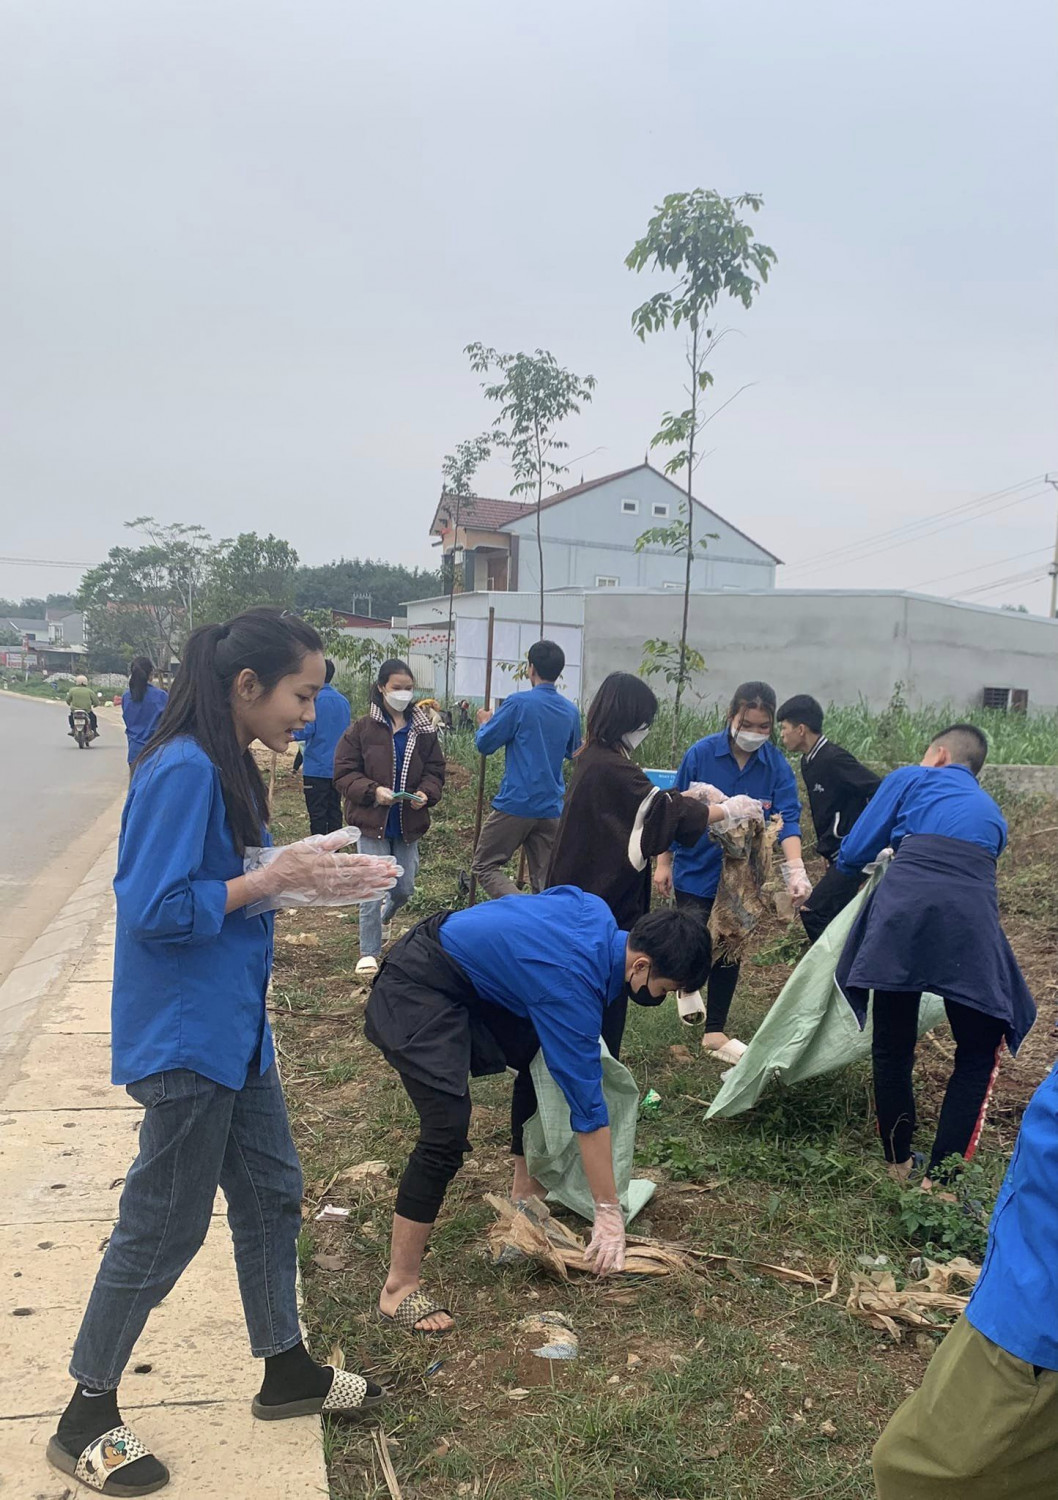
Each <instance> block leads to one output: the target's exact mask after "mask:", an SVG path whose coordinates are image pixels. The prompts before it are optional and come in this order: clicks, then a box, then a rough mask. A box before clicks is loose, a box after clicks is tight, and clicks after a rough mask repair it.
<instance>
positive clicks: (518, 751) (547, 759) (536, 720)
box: [474, 682, 580, 818]
mask: <svg viewBox="0 0 1058 1500" xmlns="http://www.w3.org/2000/svg"><path fill="white" fill-rule="evenodd" d="M474 743H475V745H476V746H477V748H478V749H479V750H480V752H481V754H482V755H491V754H492V753H493V751H494V750H499V749H500V748H501V746H502V747H504V748H505V749H506V751H507V764H506V766H505V768H504V772H503V782H502V784H501V786H500V790H499V795H498V796H497V797H496V799H495V801H494V802H493V804H492V805H493V807H494V808H495V809H496V811H497V812H505V813H511V814H513V816H514V817H516V818H558V817H561V815H562V799H563V798H564V797H565V795H566V785H565V782H564V781H563V779H562V762H563V761H564V760H572V758H573V756H574V755H575V754H576V752H577V750H578V749H579V748H580V713H579V711H578V709H577V706H576V704H574V703H571V702H570V701H569V699H568V698H563V697H562V695H561V693H560V692H559V691H558V689H557V688H556V687H555V684H554V683H553V682H538V683H537V685H536V687H534V688H533V689H532V690H531V691H530V692H528V693H512V694H511V696H510V697H509V698H507V699H505V701H504V702H503V703H501V704H500V706H499V708H498V709H497V710H496V712H495V713H494V714H493V716H492V718H491V719H490V720H489V722H488V723H487V724H482V726H481V728H480V729H479V730H478V732H477V735H476V736H475V738H474Z"/></svg>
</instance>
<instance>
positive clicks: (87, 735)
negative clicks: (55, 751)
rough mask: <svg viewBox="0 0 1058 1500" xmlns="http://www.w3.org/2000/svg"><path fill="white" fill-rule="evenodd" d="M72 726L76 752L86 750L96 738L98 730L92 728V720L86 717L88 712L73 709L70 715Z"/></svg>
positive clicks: (81, 709)
mask: <svg viewBox="0 0 1058 1500" xmlns="http://www.w3.org/2000/svg"><path fill="white" fill-rule="evenodd" d="M70 719H71V721H72V724H73V737H74V740H75V741H76V742H77V748H78V750H88V749H90V748H91V745H92V741H93V740H94V739H96V738H98V730H95V729H93V728H92V720H91V719H90V718H89V716H88V710H87V709H84V708H75V709H74V710H73V712H72V713H71V714H70Z"/></svg>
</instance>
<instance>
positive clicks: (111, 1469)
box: [48, 1423, 169, 1496]
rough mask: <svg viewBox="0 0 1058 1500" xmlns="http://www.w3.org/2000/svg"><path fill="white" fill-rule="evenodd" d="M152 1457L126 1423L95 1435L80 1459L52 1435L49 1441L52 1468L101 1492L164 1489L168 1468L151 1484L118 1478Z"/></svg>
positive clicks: (124, 1493)
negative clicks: (127, 1470)
mask: <svg viewBox="0 0 1058 1500" xmlns="http://www.w3.org/2000/svg"><path fill="white" fill-rule="evenodd" d="M153 1456H154V1455H153V1454H152V1453H151V1450H150V1449H149V1448H147V1447H145V1446H144V1444H143V1443H141V1442H140V1440H139V1438H138V1437H137V1436H136V1434H135V1433H134V1432H133V1430H132V1428H131V1427H126V1426H125V1425H124V1423H122V1425H121V1426H120V1427H111V1429H110V1431H109V1432H104V1433H103V1434H102V1435H101V1436H100V1437H97V1438H94V1439H93V1440H92V1442H90V1443H89V1444H88V1447H87V1448H86V1449H85V1450H84V1452H83V1453H82V1454H81V1456H80V1458H74V1456H73V1454H72V1453H67V1451H66V1449H65V1448H64V1447H63V1446H62V1444H61V1443H60V1442H59V1440H58V1438H55V1437H53V1438H52V1439H51V1441H50V1442H49V1443H48V1462H49V1463H50V1464H51V1465H52V1467H53V1468H56V1469H58V1470H60V1472H61V1473H63V1474H68V1475H69V1476H70V1478H71V1479H76V1480H78V1481H79V1482H80V1483H81V1484H83V1485H84V1486H85V1488H86V1489H89V1490H95V1492H96V1494H98V1495H108V1496H109V1495H120V1496H128V1495H153V1494H154V1492H155V1490H160V1489H163V1488H164V1487H165V1485H167V1484H168V1483H169V1471H168V1469H166V1470H165V1471H164V1475H163V1477H162V1478H161V1479H155V1480H152V1481H151V1483H150V1484H122V1482H121V1480H120V1479H119V1478H118V1477H117V1476H118V1475H120V1473H121V1471H122V1469H124V1468H127V1467H128V1465H129V1464H134V1463H135V1462H136V1460H137V1459H140V1458H152V1457H153Z"/></svg>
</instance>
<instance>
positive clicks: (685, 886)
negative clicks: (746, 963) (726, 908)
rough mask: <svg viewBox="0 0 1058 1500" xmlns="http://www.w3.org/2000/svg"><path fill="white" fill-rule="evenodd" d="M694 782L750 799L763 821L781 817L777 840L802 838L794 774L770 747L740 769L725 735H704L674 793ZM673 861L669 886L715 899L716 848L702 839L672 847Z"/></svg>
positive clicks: (720, 854) (717, 879)
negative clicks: (760, 810) (759, 808)
mask: <svg viewBox="0 0 1058 1500" xmlns="http://www.w3.org/2000/svg"><path fill="white" fill-rule="evenodd" d="M692 781H705V782H708V784H709V785H710V786H715V787H716V788H717V790H718V791H721V792H723V793H725V795H726V796H728V797H736V796H744V797H753V798H755V799H756V801H758V802H761V803H763V805H764V815H765V817H770V816H771V814H772V813H782V833H781V834H780V835H779V837H780V839H789V838H800V836H801V803H800V800H799V799H798V796H797V782H796V781H795V780H794V773H793V769H792V767H791V766H790V763H789V761H788V760H787V759H786V757H785V756H784V755H783V753H782V751H781V750H777V749H776V747H775V746H774V745H773V744H771V743H770V742H769V741H766V742H765V743H764V744H763V745H761V746H760V748H759V749H757V750H754V752H753V754H752V755H751V756H750V758H749V760H748V761H747V762H746V764H745V766H744V767H740V766H739V763H738V761H737V760H736V759H735V757H734V755H733V754H732V753H731V739H730V736H729V734H728V732H727V730H726V729H721V730H720V732H719V733H718V734H707V735H706V737H705V739H704V740H699V741H698V743H697V744H695V745H692V746H691V748H690V749H689V750H688V751H687V754H686V755H685V756H684V757H683V759H682V760H681V761H680V769H679V770H678V771H677V773H676V788H677V790H678V791H681V792H685V791H686V790H687V788H688V787H689V786H690V784H691V782H692ZM672 852H673V854H674V856H675V859H674V861H673V867H672V883H673V885H674V886H675V888H676V890H678V891H686V892H687V893H688V894H689V895H692V896H703V897H710V896H715V895H716V888H717V886H718V885H719V884H720V871H721V868H722V866H723V862H724V856H723V852H722V851H721V849H720V845H719V844H714V843H713V841H712V839H711V838H710V837H709V835H708V834H707V833H704V834H703V835H702V837H701V838H700V839H699V840H698V842H697V843H696V844H692V845H691V847H690V848H689V849H685V848H684V847H683V845H682V844H673V846H672Z"/></svg>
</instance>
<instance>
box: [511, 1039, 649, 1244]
mask: <svg viewBox="0 0 1058 1500" xmlns="http://www.w3.org/2000/svg"><path fill="white" fill-rule="evenodd" d="M599 1046H600V1047H601V1048H602V1091H603V1097H604V1098H605V1100H606V1108H607V1109H608V1110H609V1112H610V1135H611V1138H612V1141H613V1170H614V1181H615V1182H616V1184H617V1196H618V1198H619V1199H620V1203H621V1207H622V1208H623V1209H624V1213H625V1222H626V1223H628V1222H630V1221H631V1220H632V1219H634V1218H635V1216H636V1214H638V1213H639V1212H640V1210H641V1209H642V1208H643V1207H644V1205H645V1204H647V1203H649V1202H650V1200H651V1198H652V1197H653V1196H654V1194H655V1192H656V1191H657V1184H656V1183H653V1182H648V1181H647V1180H646V1178H637V1179H636V1180H634V1181H633V1180H632V1158H633V1156H634V1155H635V1148H636V1118H637V1116H638V1114H639V1086H638V1084H637V1083H636V1081H635V1079H634V1078H633V1077H632V1075H631V1073H630V1072H629V1071H628V1069H627V1068H626V1067H625V1066H624V1064H623V1063H619V1062H617V1061H616V1059H615V1058H613V1057H611V1056H610V1053H609V1051H608V1049H607V1046H606V1043H605V1042H602V1041H600V1043H599ZM531 1072H532V1075H533V1084H534V1085H535V1087H536V1106H537V1107H536V1114H535V1115H533V1117H532V1119H530V1120H527V1121H526V1125H525V1132H524V1142H525V1165H526V1167H527V1168H528V1171H529V1174H530V1176H532V1177H535V1178H536V1179H537V1181H538V1182H539V1183H541V1184H542V1186H543V1187H545V1188H546V1189H547V1197H548V1202H556V1203H561V1204H563V1205H564V1206H565V1207H566V1208H571V1209H572V1210H573V1212H574V1213H575V1214H579V1215H580V1217H581V1218H582V1219H587V1221H588V1223H589V1224H590V1223H592V1222H593V1220H594V1218H595V1204H594V1201H593V1199H592V1196H591V1189H590V1188H589V1186H588V1179H587V1178H586V1177H585V1175H584V1168H583V1166H582V1165H581V1159H580V1147H579V1146H578V1145H577V1137H576V1134H575V1133H574V1131H573V1127H572V1126H571V1125H570V1122H569V1105H568V1104H567V1103H566V1098H565V1095H564V1094H563V1092H562V1090H561V1089H560V1088H559V1086H558V1084H557V1083H556V1082H555V1080H554V1079H553V1078H552V1077H551V1074H550V1073H549V1072H548V1071H547V1064H546V1063H545V1062H544V1055H543V1053H542V1052H537V1054H536V1056H535V1057H534V1058H533V1062H532V1067H531Z"/></svg>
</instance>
